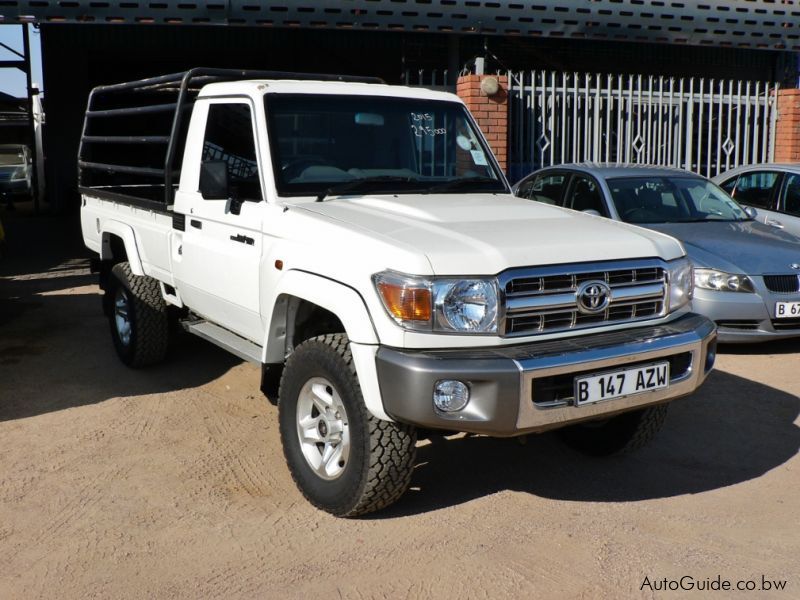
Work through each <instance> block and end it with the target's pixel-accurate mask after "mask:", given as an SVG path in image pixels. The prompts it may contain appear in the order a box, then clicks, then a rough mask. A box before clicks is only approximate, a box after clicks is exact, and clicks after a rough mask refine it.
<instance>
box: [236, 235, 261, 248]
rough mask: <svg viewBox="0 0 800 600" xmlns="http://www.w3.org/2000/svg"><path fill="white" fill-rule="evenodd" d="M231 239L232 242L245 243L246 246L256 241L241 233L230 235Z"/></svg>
mask: <svg viewBox="0 0 800 600" xmlns="http://www.w3.org/2000/svg"><path fill="white" fill-rule="evenodd" d="M231 240H233V241H234V242H239V243H240V244H247V245H248V246H252V245H253V244H255V243H256V241H255V240H254V239H253V238H251V237H247V236H246V235H242V234H241V233H238V234H236V235H232V236H231Z"/></svg>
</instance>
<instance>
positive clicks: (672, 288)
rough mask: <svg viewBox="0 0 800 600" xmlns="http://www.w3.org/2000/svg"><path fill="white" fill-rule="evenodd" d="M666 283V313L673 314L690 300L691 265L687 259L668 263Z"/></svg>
mask: <svg viewBox="0 0 800 600" xmlns="http://www.w3.org/2000/svg"><path fill="white" fill-rule="evenodd" d="M667 282H668V284H669V306H668V312H673V311H675V310H678V309H679V308H680V307H682V306H684V305H686V304H687V303H688V302H689V300H691V299H692V294H693V292H694V282H693V278H692V263H691V262H689V259H687V258H682V259H680V260H675V261H672V262H671V263H668V266H667Z"/></svg>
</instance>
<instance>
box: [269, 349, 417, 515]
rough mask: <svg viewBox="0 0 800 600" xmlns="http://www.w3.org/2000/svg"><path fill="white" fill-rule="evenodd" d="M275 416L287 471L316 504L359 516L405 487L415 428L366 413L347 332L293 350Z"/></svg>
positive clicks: (390, 499) (386, 502) (381, 505)
mask: <svg viewBox="0 0 800 600" xmlns="http://www.w3.org/2000/svg"><path fill="white" fill-rule="evenodd" d="M278 417H279V421H280V430H281V441H282V443H283V452H284V455H285V456H286V462H287V464H288V466H289V471H290V472H291V474H292V478H293V479H294V481H295V483H296V484H297V487H298V488H299V489H300V491H301V492H302V494H303V495H304V496H305V497H306V499H307V500H308V501H309V502H311V503H312V504H313V505H314V506H316V507H318V508H320V509H322V510H324V511H327V512H329V513H331V514H333V515H336V516H340V517H356V516H359V515H363V514H366V513H369V512H373V511H376V510H379V509H381V508H384V507H386V506H388V505H390V504H392V503H393V502H395V501H396V500H397V499H398V498H400V496H402V495H403V493H404V492H405V491H406V489H407V488H408V484H409V482H410V480H411V472H412V470H413V468H414V457H415V450H416V448H415V444H416V432H415V430H414V428H413V427H411V426H409V425H402V424H399V423H392V422H389V421H381V420H379V419H376V418H375V417H373V416H372V415H371V414H370V413H369V411H368V410H367V408H366V406H365V405H364V399H363V397H362V395H361V388H360V386H359V383H358V377H357V375H356V371H355V367H354V365H353V359H352V356H351V354H350V348H349V342H348V339H347V336H346V335H344V334H331V335H323V336H318V337H315V338H312V339H310V340H307V341H305V342H303V343H302V344H300V345H299V346H298V347H297V348H296V349H295V351H294V352H293V353H292V355H291V356H290V357H289V359H288V361H287V362H286V367H285V369H284V371H283V376H282V378H281V386H280V392H279V399H278Z"/></svg>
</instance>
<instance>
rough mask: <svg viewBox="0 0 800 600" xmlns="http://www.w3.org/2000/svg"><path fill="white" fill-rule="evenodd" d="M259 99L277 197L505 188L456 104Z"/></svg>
mask: <svg viewBox="0 0 800 600" xmlns="http://www.w3.org/2000/svg"><path fill="white" fill-rule="evenodd" d="M265 102H266V110H267V119H268V121H269V129H270V136H269V138H270V144H271V152H272V161H273V166H274V170H275V183H276V186H277V188H278V193H279V194H280V195H282V196H307V195H314V196H317V197H318V198H319V199H320V200H321V199H324V198H325V197H326V196H329V195H339V194H343V195H351V194H363V193H368V192H372V193H464V192H470V191H480V192H505V191H507V188H506V184H505V182H504V181H503V178H502V176H501V175H500V174H499V173H498V171H497V170H496V167H495V163H494V161H493V160H492V158H491V155H490V154H489V149H488V148H487V147H486V146H485V144H484V142H483V141H482V139H481V138H480V136H479V135H478V133H477V132H476V131H475V128H474V127H473V125H472V122H471V120H470V119H469V117H468V114H467V111H466V109H465V108H464V106H463V105H461V104H459V103H457V102H447V101H437V100H425V99H419V98H408V99H405V98H392V97H383V96H356V95H341V96H336V95H314V94H267V95H266V97H265Z"/></svg>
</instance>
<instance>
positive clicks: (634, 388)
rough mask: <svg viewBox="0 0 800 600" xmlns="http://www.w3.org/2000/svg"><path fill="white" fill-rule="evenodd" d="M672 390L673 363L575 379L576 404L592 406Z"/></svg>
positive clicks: (656, 364) (662, 363)
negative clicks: (670, 366) (670, 368)
mask: <svg viewBox="0 0 800 600" xmlns="http://www.w3.org/2000/svg"><path fill="white" fill-rule="evenodd" d="M667 387H669V363H668V362H661V363H655V364H651V365H645V366H643V367H631V368H629V369H620V370H619V371H608V372H606V373H600V374H598V375H589V376H587V377H576V378H575V404H576V405H581V404H591V403H592V402H600V401H601V400H613V399H614V398H621V397H623V396H632V395H634V394H641V393H643V392H651V391H653V390H661V389H664V388H667Z"/></svg>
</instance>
